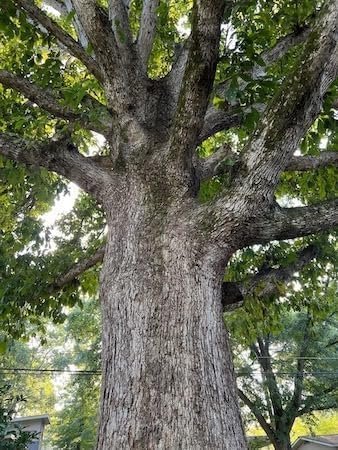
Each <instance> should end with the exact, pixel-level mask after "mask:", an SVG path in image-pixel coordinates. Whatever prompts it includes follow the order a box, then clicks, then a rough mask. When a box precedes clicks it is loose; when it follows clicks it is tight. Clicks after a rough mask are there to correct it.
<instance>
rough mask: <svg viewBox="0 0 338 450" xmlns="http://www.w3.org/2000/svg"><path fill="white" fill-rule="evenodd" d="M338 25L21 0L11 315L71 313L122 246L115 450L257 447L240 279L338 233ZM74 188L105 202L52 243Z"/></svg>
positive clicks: (107, 338)
mask: <svg viewBox="0 0 338 450" xmlns="http://www.w3.org/2000/svg"><path fill="white" fill-rule="evenodd" d="M47 4H49V5H51V6H53V7H54V8H56V10H57V11H56V10H55V9H54V10H51V9H48V10H47V9H45V8H47ZM53 11H54V12H53ZM51 15H52V17H51ZM337 15H338V4H337V0H327V1H323V2H321V3H320V4H318V2H317V1H311V0H303V1H301V2H296V3H295V2H291V1H287V0H285V1H278V2H277V1H276V2H273V3H271V2H270V1H269V2H264V1H263V2H260V3H259V4H258V3H256V2H255V1H251V0H248V1H234V2H233V1H223V0H216V1H215V0H213V1H207V0H206V1H199V0H196V1H194V2H193V3H192V4H190V3H189V2H180V1H177V2H172V3H168V2H165V1H156V0H153V1H151V0H149V1H148V0H144V1H143V2H138V1H130V2H129V1H124V0H123V1H122V0H109V1H108V2H105V1H102V2H96V1H95V0H73V1H65V2H63V1H49V2H46V4H45V6H42V7H41V5H38V4H36V3H34V1H33V0H6V1H5V2H3V3H2V5H1V16H0V23H1V37H0V39H1V47H0V53H1V60H2V63H1V64H2V68H1V71H0V82H1V84H2V89H1V104H0V105H1V125H0V126H1V132H0V153H1V154H2V155H3V157H4V159H3V160H2V163H1V164H2V166H3V167H2V186H1V197H2V202H3V204H4V208H3V212H2V219H1V220H2V235H3V236H2V240H1V278H0V282H1V318H2V323H3V327H4V329H5V330H8V332H11V333H12V334H13V335H16V336H18V335H22V334H24V333H25V332H26V323H27V320H31V322H33V323H35V324H36V327H37V330H42V331H43V321H42V322H40V321H39V320H38V319H37V316H51V317H53V318H54V320H56V321H62V320H63V319H64V307H65V305H66V306H72V305H74V304H76V302H78V301H79V298H80V293H81V289H82V290H86V289H91V287H90V286H91V283H88V282H87V283H86V282H85V281H86V276H85V277H84V278H83V277H82V273H83V272H84V271H86V270H87V269H90V268H91V267H93V266H94V265H95V264H97V263H98V262H100V261H101V260H102V257H103V255H104V260H103V269H102V272H101V288H100V296H101V305H102V320H103V333H102V337H103V343H102V361H103V383H102V391H101V392H102V395H101V419H100V426H99V434H98V436H99V437H98V444H97V448H100V449H102V448H121V447H123V448H155V447H156V448H157V447H160V448H177V447H178V446H182V447H184V448H199V447H203V448H228V449H233V448H236V449H240V448H245V447H246V443H245V438H244V435H243V430H242V425H241V420H240V414H239V409H238V402H237V393H236V387H235V378H234V374H233V366H232V361H231V355H230V351H229V343H228V338H227V335H226V332H225V330H224V326H223V321H222V305H221V297H222V280H223V275H224V270H225V268H226V266H227V264H228V261H229V259H230V257H231V256H232V255H233V254H234V253H235V252H236V251H237V250H239V249H243V248H245V247H248V246H254V245H257V244H267V243H268V242H270V241H274V240H277V241H278V240H285V239H294V238H301V237H303V236H308V235H311V234H313V233H319V232H323V231H327V230H330V229H332V228H333V227H334V226H335V225H337V220H338V218H337V208H336V207H337V201H336V200H334V197H335V192H334V183H335V172H334V171H333V167H334V166H336V165H337V152H335V151H334V150H335V145H336V122H335V112H334V105H335V103H334V102H335V100H336V97H337V84H336V78H337V70H338V61H337V33H336V26H337ZM92 132H98V133H100V134H102V135H103V136H104V137H105V142H106V145H104V146H103V147H102V148H101V149H100V150H97V149H96V150H95V149H92V148H91V147H90V144H91V137H92V136H93V135H92ZM217 133H219V134H217ZM323 138H325V139H326V140H325V141H324V140H323ZM325 142H326V143H327V144H326V147H327V148H325V149H324V148H322V147H325V145H324V143H325ZM299 146H301V147H300V148H299ZM299 150H300V151H299ZM296 151H298V153H297V154H295V152H296ZM22 163H23V164H25V165H26V168H24V167H23V166H21V165H20V164H22ZM314 169H316V170H318V169H319V170H318V171H317V172H315V174H313V173H311V175H309V173H308V171H311V172H312V171H313V170H314ZM51 172H53V173H51ZM295 172H297V173H296V174H295ZM302 172H305V174H303V173H302ZM54 173H56V174H58V176H57V175H55V174H54ZM282 173H284V175H282ZM62 177H65V178H67V179H69V180H71V181H73V182H75V183H77V184H78V185H79V186H80V187H81V188H82V189H83V190H84V191H85V192H86V193H87V194H89V195H90V196H91V199H89V197H87V196H85V195H84V196H82V197H81V198H80V199H79V202H78V204H77V205H76V208H75V212H74V213H73V214H71V215H70V218H69V220H68V223H67V221H66V223H65V224H64V226H65V228H64V229H65V230H66V229H67V227H68V230H69V233H66V236H65V237H64V238H63V237H62V236H61V237H60V238H59V239H58V240H57V245H56V248H55V249H53V247H52V246H51V248H50V249H49V251H48V249H46V244H48V241H49V235H48V233H46V230H44V228H43V225H42V223H41V221H40V220H39V216H40V215H41V213H43V212H44V211H46V210H47V209H48V207H49V205H50V204H51V203H52V201H53V197H54V196H55V194H56V195H57V194H58V193H62V192H64V191H65V190H66V184H65V182H64V179H63V178H62ZM287 195H288V196H289V197H290V196H291V197H293V198H297V199H298V200H299V201H300V202H301V203H300V206H296V207H291V208H290V207H287V208H286V207H285V198H286V196H287ZM96 204H98V205H99V206H94V205H96ZM298 204H299V202H298ZM283 205H284V206H283ZM289 206H290V205H289ZM103 217H105V219H103ZM105 221H106V224H105ZM105 227H107V232H106V233H105V229H106V228H105ZM321 239H323V240H326V242H327V243H329V244H330V243H331V244H332V238H331V235H326V236H325V235H322V237H321ZM102 244H104V247H101V245H102ZM285 245H286V246H288V245H290V246H292V247H293V244H292V243H286V244H285ZM306 245H307V244H306V240H305V241H301V240H300V241H298V243H297V245H296V247H295V248H294V249H295V250H296V249H298V250H299V251H301V250H302V249H303V250H304V251H305V247H306ZM264 250H265V251H266V252H268V248H267V247H265V248H264V249H263V251H259V250H258V249H257V247H253V248H251V252H254V253H255V254H256V255H255V256H256V258H254V262H253V265H252V266H251V267H248V275H250V274H252V275H253V274H254V273H255V270H254V268H255V267H257V266H259V265H260V259H262V258H263V256H262V255H263V254H264ZM243 257H244V256H243ZM92 274H93V273H91V275H92ZM91 275H90V276H89V279H90V278H91ZM91 279H92V278H91ZM79 281H80V282H81V281H84V284H82V285H81V287H80V286H79ZM87 281H88V278H87ZM253 283H255V280H253ZM232 287H234V286H232ZM230 294H231V295H230ZM240 294H241V292H240ZM229 297H232V299H231V300H229ZM226 298H228V300H225V299H226ZM240 299H241V295H239V294H238V291H236V289H232V290H231V289H230V288H229V285H223V303H224V302H227V303H234V302H237V301H241V300H240Z"/></svg>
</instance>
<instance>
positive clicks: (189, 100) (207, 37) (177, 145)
mask: <svg viewBox="0 0 338 450" xmlns="http://www.w3.org/2000/svg"><path fill="white" fill-rule="evenodd" d="M225 3H226V2H225V1H224V0H204V1H202V0H195V2H194V6H193V11H192V30H191V36H190V39H189V44H190V47H189V53H188V59H187V62H186V66H185V72H184V77H183V81H182V85H181V89H180V94H179V100H178V106H177V111H176V117H175V120H174V125H173V130H172V142H171V144H172V148H173V151H174V152H177V149H181V150H180V151H179V153H180V152H182V151H184V155H185V157H187V158H188V159H189V158H191V156H192V151H193V150H194V148H195V146H196V141H197V139H198V136H199V134H200V132H201V130H202V127H203V119H204V116H205V112H206V109H207V106H208V102H209V96H210V92H211V90H212V85H213V81H214V77H215V71H216V66H217V60H218V48H219V39H220V26H221V21H222V16H223V11H224V7H225ZM182 143H183V145H182ZM182 149H184V150H182Z"/></svg>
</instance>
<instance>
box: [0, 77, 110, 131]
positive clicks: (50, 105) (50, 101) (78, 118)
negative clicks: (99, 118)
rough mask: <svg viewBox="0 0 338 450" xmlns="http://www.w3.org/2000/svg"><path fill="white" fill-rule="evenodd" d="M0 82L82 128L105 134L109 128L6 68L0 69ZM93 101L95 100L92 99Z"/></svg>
mask: <svg viewBox="0 0 338 450" xmlns="http://www.w3.org/2000/svg"><path fill="white" fill-rule="evenodd" d="M0 83H1V84H3V85H4V86H6V87H8V88H11V89H15V90H16V91H18V92H20V93H21V94H22V95H23V96H25V97H26V98H28V99H29V100H30V101H31V102H33V103H35V104H36V105H38V106H39V107H40V108H42V109H44V110H45V111H47V112H49V113H51V114H52V115H53V116H55V117H60V118H61V119H65V120H69V121H70V122H77V123H79V124H80V125H82V126H83V127H84V128H88V129H90V130H93V131H97V132H98V133H103V134H106V133H107V132H108V131H109V129H110V126H109V124H108V123H101V124H100V123H99V122H98V123H92V122H90V121H89V118H88V117H86V115H85V114H81V113H77V112H74V111H72V109H71V108H69V107H67V106H62V105H61V104H60V103H59V102H58V99H57V98H56V97H54V95H53V94H52V93H51V92H50V91H49V90H46V89H42V88H40V87H39V86H36V85H35V84H33V83H31V82H30V81H28V80H26V79H25V78H21V77H19V76H17V75H15V74H13V73H11V72H8V71H7V70H0ZM93 101H95V100H94V99H93ZM101 107H103V105H101Z"/></svg>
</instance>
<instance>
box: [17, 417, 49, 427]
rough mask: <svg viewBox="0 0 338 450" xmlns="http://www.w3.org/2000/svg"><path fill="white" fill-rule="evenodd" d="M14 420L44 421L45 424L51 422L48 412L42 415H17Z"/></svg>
mask: <svg viewBox="0 0 338 450" xmlns="http://www.w3.org/2000/svg"><path fill="white" fill-rule="evenodd" d="M12 422H20V423H22V422H42V423H43V424H44V425H48V424H50V421H49V415H48V414H42V415H41V416H24V417H15V418H14V419H12Z"/></svg>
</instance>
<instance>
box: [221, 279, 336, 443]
mask: <svg viewBox="0 0 338 450" xmlns="http://www.w3.org/2000/svg"><path fill="white" fill-rule="evenodd" d="M302 281H303V283H304V284H299V286H298V289H297V290H296V291H295V292H294V293H293V296H298V298H299V301H298V302H295V303H294V305H296V306H297V310H295V309H292V308H290V304H288V299H287V298H285V297H283V299H281V300H280V301H279V305H280V310H279V312H278V318H279V321H278V326H277V327H276V326H275V327H273V325H272V326H271V323H270V331H268V328H267V322H269V320H270V317H269V314H268V313H267V317H264V316H261V317H256V322H255V324H256V333H255V335H254V334H253V333H250V334H247V335H246V336H244V337H243V335H241V333H242V332H243V328H240V327H238V326H236V327H235V324H236V325H238V322H237V321H236V320H233V318H231V320H230V321H229V323H230V324H231V334H232V339H233V349H234V355H235V365H236V369H237V374H238V386H239V388H240V390H241V391H243V393H244V396H241V399H242V401H243V402H244V403H243V404H244V409H243V412H244V411H246V413H245V414H244V417H245V418H246V420H247V421H248V423H250V421H252V420H254V421H256V420H257V419H258V420H259V417H258V415H261V416H263V418H264V420H265V421H266V423H268V424H269V427H270V428H271V434H274V435H275V436H276V438H277V439H279V441H280V442H282V441H283V440H284V441H285V442H287V441H288V440H289V439H290V436H291V435H293V436H294V435H295V433H294V432H293V434H291V433H292V432H291V429H292V427H293V424H294V422H295V420H296V419H297V418H299V417H302V416H303V420H304V421H306V422H307V423H308V424H311V420H310V418H311V417H316V416H315V412H316V411H325V410H330V409H334V408H338V390H337V383H336V382H335V380H336V377H337V371H338V345H337V342H338V335H337V310H336V284H335V283H334V282H333V280H325V282H326V289H325V288H322V289H323V292H318V291H316V290H313V291H311V289H309V286H307V284H306V282H304V280H302ZM320 294H321V295H320ZM304 300H306V304H305V305H304V303H303V302H304ZM318 302H320V307H319V308H318ZM302 304H303V305H304V306H301V305H302ZM318 311H320V313H319V312H318ZM232 314H233V315H239V314H238V313H232ZM240 314H243V311H241V313H240ZM246 314H252V311H250V312H248V311H245V312H244V315H246ZM240 323H241V322H240ZM272 323H274V322H273V321H272ZM297 386H298V387H297ZM297 389H300V391H299V392H298V394H296V390H297ZM298 396H299V398H298ZM246 399H249V400H250V402H248V401H247V400H246ZM279 404H280V406H279ZM279 409H280V410H279ZM281 423H283V426H284V428H283V426H282V425H281ZM260 424H261V425H262V423H261V422H260ZM287 424H289V425H290V426H289V427H288V425H287ZM315 424H316V421H315V420H314V421H312V428H313V429H314V425H315ZM310 428H311V427H310ZM265 431H266V430H265ZM269 438H271V436H269ZM276 448H277V447H276Z"/></svg>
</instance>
